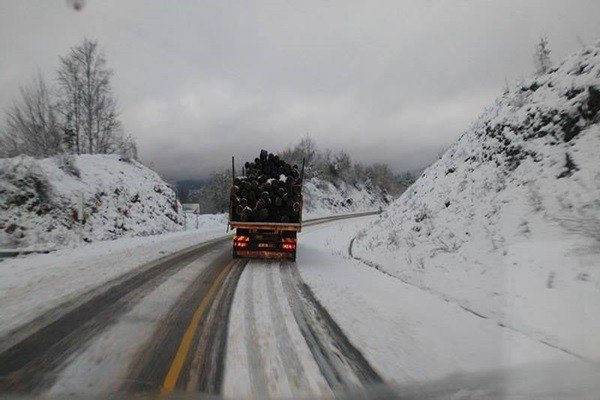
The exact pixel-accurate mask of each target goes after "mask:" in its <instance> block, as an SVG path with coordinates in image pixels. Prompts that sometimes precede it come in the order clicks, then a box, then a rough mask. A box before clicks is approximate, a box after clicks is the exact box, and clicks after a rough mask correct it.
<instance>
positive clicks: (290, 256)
mask: <svg viewBox="0 0 600 400" xmlns="http://www.w3.org/2000/svg"><path fill="white" fill-rule="evenodd" d="M233 257H234V258H257V259H276V260H295V259H296V253H295V252H290V251H266V250H234V252H233Z"/></svg>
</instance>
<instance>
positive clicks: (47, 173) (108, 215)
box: [0, 155, 183, 248]
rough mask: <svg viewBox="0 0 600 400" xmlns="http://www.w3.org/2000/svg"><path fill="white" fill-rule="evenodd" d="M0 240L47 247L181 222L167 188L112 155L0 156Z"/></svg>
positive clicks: (137, 165) (162, 230)
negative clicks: (40, 157) (8, 157)
mask: <svg viewBox="0 0 600 400" xmlns="http://www.w3.org/2000/svg"><path fill="white" fill-rule="evenodd" d="M0 175H1V177H2V179H1V181H0V212H1V213H0V235H1V236H0V246H2V247H5V248H6V247H10V248H36V247H43V248H55V247H63V246H74V245H79V244H82V243H85V242H92V241H97V240H107V239H116V238H119V237H123V236H147V235H153V234H160V233H165V232H170V231H175V230H181V229H182V227H183V213H182V212H181V207H180V206H179V204H178V202H177V200H176V198H175V193H174V192H173V191H172V190H171V189H170V188H169V186H168V185H167V184H166V183H165V182H164V181H163V180H162V179H161V178H160V177H159V176H158V174H156V173H155V172H154V171H152V170H150V169H148V168H146V167H144V166H143V165H142V164H140V163H138V162H137V161H133V160H125V159H123V158H121V157H119V156H118V155H81V156H59V157H52V158H46V159H34V158H31V157H27V156H19V157H15V158H10V159H0Z"/></svg>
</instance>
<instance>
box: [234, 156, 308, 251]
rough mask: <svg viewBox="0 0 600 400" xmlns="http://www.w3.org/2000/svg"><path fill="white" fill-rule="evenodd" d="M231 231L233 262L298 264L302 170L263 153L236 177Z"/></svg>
mask: <svg viewBox="0 0 600 400" xmlns="http://www.w3.org/2000/svg"><path fill="white" fill-rule="evenodd" d="M231 170H232V187H231V193H230V206H229V225H228V229H229V228H231V229H233V230H235V234H234V235H233V258H257V259H287V260H291V261H295V260H296V248H297V234H298V232H300V231H301V229H302V208H303V199H302V180H303V175H304V162H303V163H302V169H301V170H299V169H298V167H297V166H296V165H294V166H291V165H289V164H287V163H285V162H283V161H282V160H279V158H278V157H277V156H274V155H273V154H271V153H267V152H266V151H265V150H262V151H261V155H260V157H257V158H256V159H255V160H254V162H247V163H246V164H245V165H244V167H243V168H242V175H240V176H236V175H235V160H234V158H233V157H231Z"/></svg>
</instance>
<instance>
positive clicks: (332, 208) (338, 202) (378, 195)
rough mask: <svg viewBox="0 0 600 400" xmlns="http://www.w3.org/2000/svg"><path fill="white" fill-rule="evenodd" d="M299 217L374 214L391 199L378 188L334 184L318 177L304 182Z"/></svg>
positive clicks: (343, 183)
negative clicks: (302, 209) (372, 212)
mask: <svg viewBox="0 0 600 400" xmlns="http://www.w3.org/2000/svg"><path fill="white" fill-rule="evenodd" d="M302 193H303V196H304V211H303V217H304V219H307V218H319V217H325V216H329V215H336V214H349V213H355V212H361V211H375V210H378V209H380V208H384V207H386V206H387V205H388V204H389V203H390V202H391V200H392V198H391V197H390V196H389V195H388V194H386V193H382V192H381V190H380V189H376V188H370V187H367V186H365V185H362V184H357V185H351V184H348V183H345V182H341V183H339V184H337V185H334V184H333V183H331V182H327V181H324V180H322V179H319V178H312V179H309V180H307V181H306V182H305V184H304V187H303V188H302Z"/></svg>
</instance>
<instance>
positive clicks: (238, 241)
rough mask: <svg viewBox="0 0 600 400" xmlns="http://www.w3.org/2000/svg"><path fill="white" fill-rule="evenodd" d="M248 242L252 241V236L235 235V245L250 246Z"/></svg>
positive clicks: (240, 246) (239, 246) (237, 246)
mask: <svg viewBox="0 0 600 400" xmlns="http://www.w3.org/2000/svg"><path fill="white" fill-rule="evenodd" d="M248 242H250V236H243V235H235V236H234V237H233V247H236V248H244V247H248Z"/></svg>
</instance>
